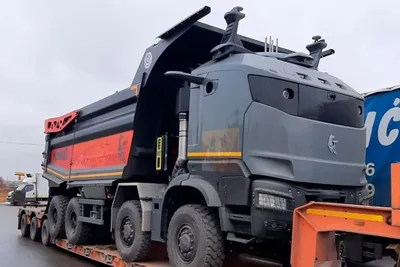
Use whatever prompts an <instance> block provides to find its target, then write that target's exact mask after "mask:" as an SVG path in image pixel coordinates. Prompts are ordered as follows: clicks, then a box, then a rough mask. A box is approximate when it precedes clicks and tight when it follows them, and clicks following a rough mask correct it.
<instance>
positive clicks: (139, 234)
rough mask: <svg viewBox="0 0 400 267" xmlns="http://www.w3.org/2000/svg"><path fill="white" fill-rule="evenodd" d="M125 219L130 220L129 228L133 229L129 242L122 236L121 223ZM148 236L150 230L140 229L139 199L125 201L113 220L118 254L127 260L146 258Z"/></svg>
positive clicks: (149, 245)
mask: <svg viewBox="0 0 400 267" xmlns="http://www.w3.org/2000/svg"><path fill="white" fill-rule="evenodd" d="M127 220H129V221H130V222H131V224H132V227H131V229H133V242H132V243H131V244H127V243H126V242H125V241H124V238H123V233H124V226H123V224H125V221H127ZM127 225H129V224H127ZM150 238H151V235H150V232H143V231H142V208H141V205H140V201H138V200H130V201H126V202H125V203H124V204H122V206H121V208H120V209H119V211H118V214H117V218H116V220H115V245H116V246H117V250H118V252H119V254H120V255H121V257H122V258H123V259H124V260H125V261H127V262H129V261H145V260H147V259H148V256H149V254H150V249H151V239H150Z"/></svg>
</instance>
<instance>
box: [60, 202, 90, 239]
mask: <svg viewBox="0 0 400 267" xmlns="http://www.w3.org/2000/svg"><path fill="white" fill-rule="evenodd" d="M80 214H81V207H80V205H79V202H78V198H76V197H75V198H72V199H71V200H70V201H69V203H68V206H67V211H66V213H65V234H66V236H67V239H68V242H70V243H71V244H73V245H83V244H85V243H87V242H88V241H89V238H90V225H89V224H87V223H85V222H81V221H79V220H78V216H79V215H80Z"/></svg>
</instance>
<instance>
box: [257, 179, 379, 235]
mask: <svg viewBox="0 0 400 267" xmlns="http://www.w3.org/2000/svg"><path fill="white" fill-rule="evenodd" d="M252 192H253V193H252V207H251V229H252V235H253V236H255V237H258V238H262V239H269V238H273V239H275V238H282V237H284V236H285V235H288V237H290V235H291V233H290V232H291V228H292V218H293V210H294V209H295V208H297V207H299V206H302V205H304V204H306V203H308V202H310V201H318V202H334V203H344V204H362V205H367V204H368V203H370V201H369V199H370V198H371V197H372V196H373V191H371V188H370V187H369V188H367V187H358V188H354V187H353V188H345V189H343V188H333V187H329V186H324V187H323V188H322V187H310V186H307V187H306V186H305V185H304V184H303V185H295V184H290V183H285V182H280V181H276V180H255V181H253V183H252ZM371 194H372V195H371Z"/></svg>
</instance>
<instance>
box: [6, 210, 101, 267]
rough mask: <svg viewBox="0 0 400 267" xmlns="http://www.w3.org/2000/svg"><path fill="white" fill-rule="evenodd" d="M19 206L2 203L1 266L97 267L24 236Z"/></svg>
mask: <svg viewBox="0 0 400 267" xmlns="http://www.w3.org/2000/svg"><path fill="white" fill-rule="evenodd" d="M17 212H18V207H13V206H9V205H7V204H0V219H1V222H0V259H1V260H0V262H1V263H0V266H4V267H13V266H15V267H17V266H29V267H55V266H56V267H71V266H73V267H95V266H104V265H98V264H97V265H96V264H95V263H93V262H92V261H89V260H86V259H84V258H82V257H78V256H75V255H73V254H72V253H68V252H66V251H64V250H61V249H58V248H56V247H45V246H43V245H42V244H41V243H35V242H33V241H31V240H30V239H29V238H23V237H21V235H20V232H19V230H18V229H17Z"/></svg>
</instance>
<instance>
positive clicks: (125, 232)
mask: <svg viewBox="0 0 400 267" xmlns="http://www.w3.org/2000/svg"><path fill="white" fill-rule="evenodd" d="M121 230H122V231H121V232H120V237H121V240H122V243H123V245H124V246H127V247H130V246H131V245H132V244H133V240H134V237H135V228H134V227H133V223H132V221H131V219H130V218H129V217H125V218H124V219H123V220H122V222H121Z"/></svg>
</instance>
